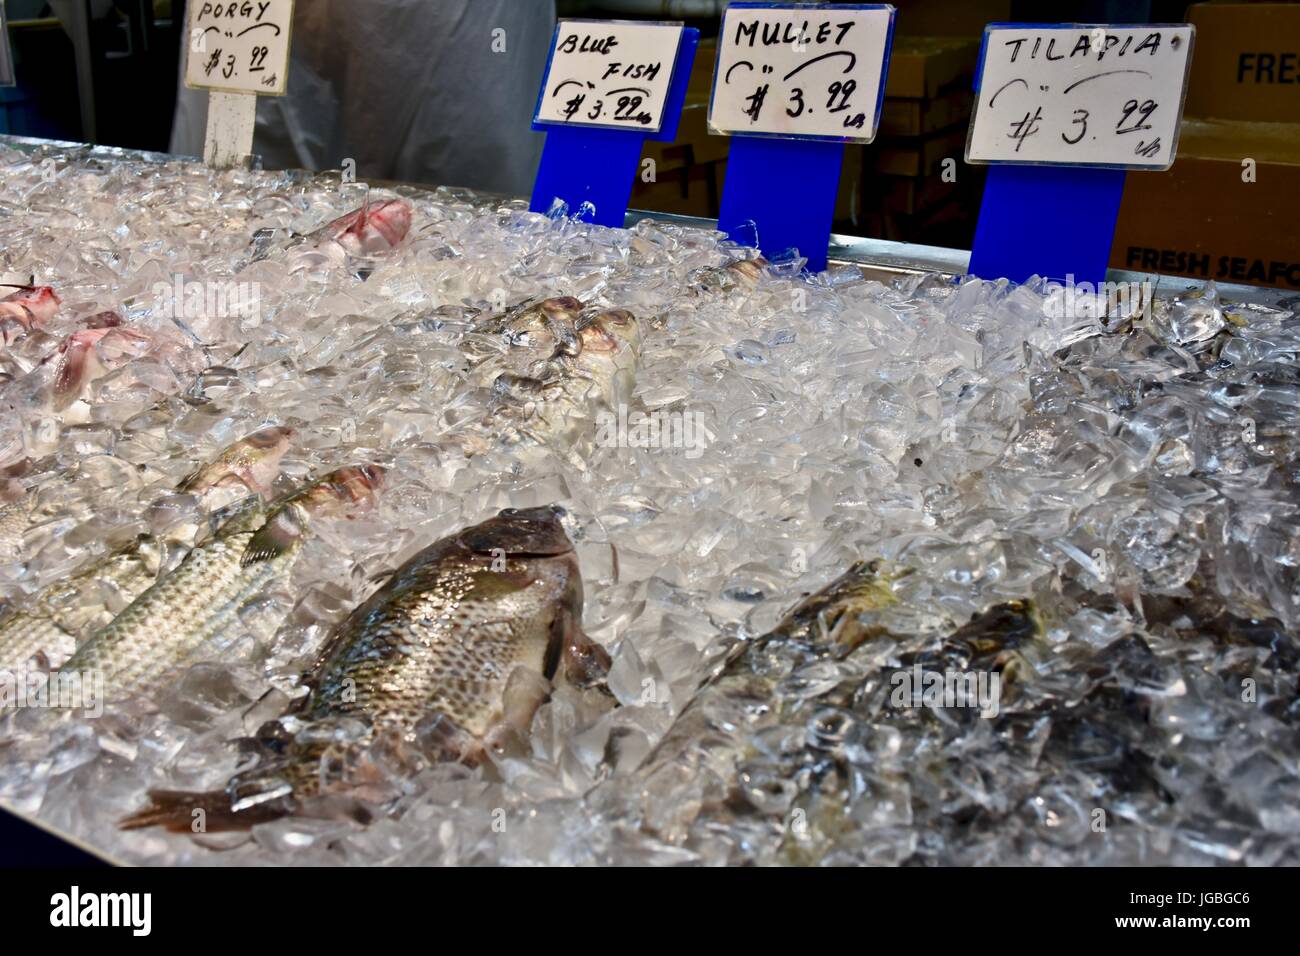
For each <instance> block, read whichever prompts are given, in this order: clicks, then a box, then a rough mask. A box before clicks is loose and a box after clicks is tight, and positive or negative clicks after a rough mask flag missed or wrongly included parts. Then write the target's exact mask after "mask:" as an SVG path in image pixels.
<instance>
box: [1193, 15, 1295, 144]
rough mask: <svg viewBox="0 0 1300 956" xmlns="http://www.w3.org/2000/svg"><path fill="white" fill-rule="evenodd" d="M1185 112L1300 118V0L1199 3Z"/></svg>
mask: <svg viewBox="0 0 1300 956" xmlns="http://www.w3.org/2000/svg"><path fill="white" fill-rule="evenodd" d="M1188 20H1189V22H1191V23H1192V24H1194V25H1195V26H1196V48H1195V50H1194V51H1193V53H1192V75H1191V78H1190V80H1189V82H1188V86H1187V102H1186V106H1185V108H1184V110H1183V115H1184V116H1194V117H1198V118H1201V117H1204V118H1218V119H1232V120H1258V121H1261V122H1265V123H1300V4H1296V3H1198V4H1194V5H1193V6H1192V7H1190V8H1189V9H1188Z"/></svg>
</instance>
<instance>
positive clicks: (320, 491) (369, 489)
mask: <svg viewBox="0 0 1300 956" xmlns="http://www.w3.org/2000/svg"><path fill="white" fill-rule="evenodd" d="M385 474H386V469H384V468H381V467H380V466H379V465H374V464H363V465H348V466H346V467H344V468H337V469H335V470H334V471H331V472H330V473H329V474H327V475H324V476H322V477H321V478H318V479H317V480H316V481H313V482H312V483H311V484H310V485H308V486H307V487H306V488H304V489H303V490H302V491H300V492H298V494H296V495H294V496H293V498H292V499H291V500H293V501H295V502H296V503H297V504H299V505H301V506H302V507H303V508H305V509H306V511H307V513H308V514H309V515H312V516H325V517H345V518H353V517H355V516H357V515H358V514H361V513H363V512H365V511H367V510H369V509H370V508H371V507H372V506H373V505H374V504H375V501H376V499H377V498H378V496H379V491H380V490H381V489H382V488H383V486H384V477H385Z"/></svg>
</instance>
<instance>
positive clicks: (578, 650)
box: [557, 611, 610, 688]
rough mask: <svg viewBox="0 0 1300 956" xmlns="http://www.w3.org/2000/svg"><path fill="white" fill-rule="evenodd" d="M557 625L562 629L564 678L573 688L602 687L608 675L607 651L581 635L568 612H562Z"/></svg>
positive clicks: (577, 623)
mask: <svg viewBox="0 0 1300 956" xmlns="http://www.w3.org/2000/svg"><path fill="white" fill-rule="evenodd" d="M557 624H558V625H559V626H562V627H563V635H564V676H565V678H566V679H567V680H568V681H569V683H571V684H573V685H574V686H575V687H584V688H585V687H597V686H603V685H604V683H605V677H606V676H607V675H608V674H609V667H610V657H609V651H607V650H605V648H603V647H601V646H600V645H599V644H597V643H596V642H595V641H593V640H592V639H591V638H589V637H588V636H587V635H586V634H585V633H583V630H582V625H581V624H580V623H579V622H578V621H577V620H576V619H575V618H574V616H573V615H572V614H571V613H570V612H568V611H565V612H563V613H562V614H561V616H560V618H559V619H558V621H557Z"/></svg>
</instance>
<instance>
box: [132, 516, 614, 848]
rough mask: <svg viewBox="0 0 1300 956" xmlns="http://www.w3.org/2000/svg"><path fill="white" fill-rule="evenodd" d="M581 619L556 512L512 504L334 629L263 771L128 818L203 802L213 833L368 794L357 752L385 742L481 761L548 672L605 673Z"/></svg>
mask: <svg viewBox="0 0 1300 956" xmlns="http://www.w3.org/2000/svg"><path fill="white" fill-rule="evenodd" d="M581 617H582V578H581V575H580V573H579V569H578V562H577V558H576V556H575V554H574V551H573V545H572V543H571V542H570V541H569V538H568V536H567V535H566V534H565V532H564V528H563V526H562V525H561V523H560V512H559V511H558V510H557V509H554V508H532V509H528V510H521V511H515V510H506V511H502V512H501V513H500V514H498V515H497V516H496V517H495V518H491V519H489V520H487V521H485V522H483V523H481V524H478V525H474V526H473V527H470V528H466V529H464V530H462V531H460V532H458V533H456V534H453V535H450V536H449V537H446V538H443V539H442V540H440V541H437V542H435V543H434V544H432V545H430V546H429V547H427V548H425V549H424V550H423V551H420V552H419V553H418V554H416V555H415V556H414V557H413V558H411V559H410V560H409V561H407V562H406V563H405V564H404V565H402V566H401V567H400V568H398V570H397V571H396V572H395V573H394V574H393V576H392V577H391V578H390V579H389V580H388V582H387V583H386V584H384V586H383V587H381V588H380V589H379V590H378V591H376V592H375V593H374V594H373V595H372V596H371V597H370V598H369V599H368V600H366V601H365V602H363V603H362V604H360V605H359V606H358V607H357V608H356V609H355V610H354V611H353V612H352V613H351V614H350V615H349V616H348V617H347V619H346V620H344V621H343V622H342V624H340V625H339V626H338V627H337V628H336V629H335V631H334V633H333V635H332V636H331V637H330V638H329V639H328V640H327V642H326V644H325V646H324V648H323V650H322V651H321V653H320V655H319V657H318V659H317V663H316V665H315V666H314V667H313V668H312V670H311V672H310V674H309V675H308V676H307V677H306V680H305V683H306V685H307V687H308V693H307V695H306V696H305V697H303V698H300V699H299V701H298V702H297V703H296V704H295V705H294V706H293V707H292V709H291V710H290V712H289V714H287V715H286V716H285V717H284V718H281V720H280V721H273V722H271V724H269V725H268V726H266V727H264V728H262V730H261V731H259V734H258V740H259V741H260V744H261V748H260V749H261V750H262V754H261V760H260V762H259V764H258V765H257V766H255V767H253V768H251V769H249V770H247V771H245V772H242V773H240V774H237V775H236V776H235V777H234V778H232V779H231V781H230V782H229V784H228V785H227V787H226V788H225V789H224V790H219V791H214V792H210V793H185V792H177V791H158V790H155V791H151V792H150V798H151V805H150V806H149V807H147V808H146V809H144V810H141V811H140V812H138V813H136V814H134V815H132V816H130V817H128V818H127V819H126V820H124V821H123V822H122V826H123V827H125V828H128V829H133V828H138V827H148V826H155V825H161V826H166V827H167V828H169V829H172V830H177V831H185V830H189V829H190V828H191V825H192V822H193V820H194V819H195V810H200V809H201V810H202V811H203V815H204V817H205V828H206V829H207V830H209V831H217V830H229V829H240V828H244V827H249V826H252V825H253V824H255V823H260V822H263V821H266V820H271V819H275V818H277V817H281V816H285V815H289V814H294V813H299V812H305V811H308V810H311V809H318V810H319V809H324V808H325V805H326V804H328V802H329V799H330V798H331V797H333V798H336V799H339V800H343V801H344V802H348V801H351V800H352V799H353V798H356V797H358V796H361V797H364V796H366V795H367V791H366V785H367V783H368V780H367V774H366V773H365V771H364V761H363V760H359V759H358V758H359V756H360V754H361V752H362V751H363V750H364V748H365V747H367V746H368V745H371V744H373V743H375V742H377V741H381V740H382V741H385V742H387V743H390V744H392V745H393V746H394V747H396V748H397V749H398V750H399V751H407V752H414V753H418V755H419V756H420V757H421V758H423V759H425V760H439V759H454V760H461V761H465V762H467V763H470V764H474V763H478V762H480V761H482V760H483V759H484V758H485V756H486V754H487V752H488V751H490V750H492V749H494V748H495V747H497V746H499V745H500V744H501V743H503V742H504V741H505V740H506V739H508V738H509V737H510V736H511V735H513V734H520V735H522V734H525V733H526V732H527V731H528V728H529V726H530V724H531V721H532V717H533V714H534V712H535V711H536V709H537V707H538V706H539V705H540V704H541V703H542V702H543V701H544V700H545V698H546V697H547V695H548V694H549V692H550V688H551V682H552V681H553V680H560V681H568V682H571V683H573V684H574V685H576V686H589V685H590V684H592V683H594V682H596V681H598V680H600V679H601V678H603V676H604V674H605V672H606V670H607V668H608V665H609V657H608V655H607V654H606V653H605V651H604V650H603V649H602V648H601V647H600V646H599V645H598V644H595V643H594V642H592V641H591V640H590V639H588V638H587V637H586V636H585V635H584V634H583V633H582V630H581ZM353 766H356V767H361V768H363V769H361V770H359V771H357V772H356V773H351V772H350V771H349V770H348V768H349V767H353ZM331 812H333V811H331Z"/></svg>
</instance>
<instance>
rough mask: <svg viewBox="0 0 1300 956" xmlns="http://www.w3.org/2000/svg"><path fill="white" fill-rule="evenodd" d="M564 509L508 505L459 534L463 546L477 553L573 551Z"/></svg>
mask: <svg viewBox="0 0 1300 956" xmlns="http://www.w3.org/2000/svg"><path fill="white" fill-rule="evenodd" d="M564 513H565V512H564V509H563V508H559V507H557V506H555V505H548V506H546V507H542V508H507V509H505V510H504V511H502V512H499V513H498V514H497V515H496V517H493V518H489V519H488V520H487V521H484V522H482V523H480V524H476V525H474V526H473V527H472V528H466V529H465V530H464V531H462V532H461V533H460V535H459V536H458V541H459V542H460V544H461V546H462V547H465V548H467V549H468V550H470V551H474V552H476V553H478V554H501V553H504V554H507V555H511V556H515V557H554V556H557V555H562V554H569V553H571V552H572V551H573V542H572V541H570V540H569V536H568V535H567V534H566V533H565V531H564V525H563V524H562V523H561V520H560V519H561V518H563V517H564Z"/></svg>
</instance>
